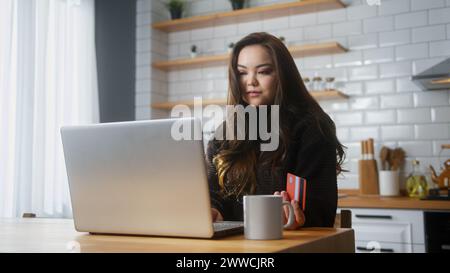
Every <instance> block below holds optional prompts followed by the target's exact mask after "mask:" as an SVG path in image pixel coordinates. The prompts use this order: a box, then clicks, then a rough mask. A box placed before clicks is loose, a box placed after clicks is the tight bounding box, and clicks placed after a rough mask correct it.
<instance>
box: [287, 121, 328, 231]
mask: <svg viewBox="0 0 450 273" xmlns="http://www.w3.org/2000/svg"><path fill="white" fill-rule="evenodd" d="M302 135H303V136H302V139H301V141H300V143H299V145H300V147H299V150H298V153H297V159H296V165H295V167H294V168H295V170H294V174H295V175H297V176H300V177H303V178H306V180H307V187H306V208H305V220H306V221H305V225H304V226H307V227H332V226H333V225H334V219H335V217H336V209H337V179H336V147H334V145H332V144H331V143H330V142H328V141H326V139H325V138H324V137H323V135H322V134H321V133H320V131H319V129H316V128H314V127H313V126H309V128H308V129H307V130H305V131H304V132H303V134H302Z"/></svg>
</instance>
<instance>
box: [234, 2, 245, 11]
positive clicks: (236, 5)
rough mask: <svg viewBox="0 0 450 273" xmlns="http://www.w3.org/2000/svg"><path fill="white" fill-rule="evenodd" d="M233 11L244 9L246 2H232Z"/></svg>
mask: <svg viewBox="0 0 450 273" xmlns="http://www.w3.org/2000/svg"><path fill="white" fill-rule="evenodd" d="M230 3H231V7H232V8H233V10H238V9H243V8H244V4H245V0H230Z"/></svg>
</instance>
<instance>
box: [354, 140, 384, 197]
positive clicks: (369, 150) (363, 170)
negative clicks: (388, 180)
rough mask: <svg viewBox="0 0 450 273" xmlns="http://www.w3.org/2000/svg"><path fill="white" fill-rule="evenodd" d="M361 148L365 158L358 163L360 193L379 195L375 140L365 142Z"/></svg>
mask: <svg viewBox="0 0 450 273" xmlns="http://www.w3.org/2000/svg"><path fill="white" fill-rule="evenodd" d="M361 146H362V147H361V149H362V152H363V156H362V160H360V161H359V162H358V171H359V190H360V193H361V194H378V193H379V187H378V168H377V161H376V160H375V159H374V154H373V150H374V145H373V139H368V140H363V141H362V142H361Z"/></svg>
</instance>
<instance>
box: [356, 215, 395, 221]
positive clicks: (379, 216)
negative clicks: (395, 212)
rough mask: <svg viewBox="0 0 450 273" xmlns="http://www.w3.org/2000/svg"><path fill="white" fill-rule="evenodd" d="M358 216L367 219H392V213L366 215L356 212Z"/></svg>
mask: <svg viewBox="0 0 450 273" xmlns="http://www.w3.org/2000/svg"><path fill="white" fill-rule="evenodd" d="M355 217H356V218H366V219H389V220H392V216H391V215H365V214H355Z"/></svg>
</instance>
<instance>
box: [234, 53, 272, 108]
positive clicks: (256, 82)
mask: <svg viewBox="0 0 450 273" xmlns="http://www.w3.org/2000/svg"><path fill="white" fill-rule="evenodd" d="M237 69H238V71H239V82H240V85H241V90H242V91H243V94H242V99H243V100H244V101H245V102H246V103H248V104H250V105H253V106H259V105H271V104H273V103H274V98H275V90H276V82H277V77H276V73H275V67H274V65H273V63H272V58H271V57H270V55H269V54H268V53H267V51H266V49H265V48H264V47H262V46H260V45H251V46H246V47H244V48H243V49H242V50H241V52H240V53H239V57H238V67H237Z"/></svg>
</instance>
